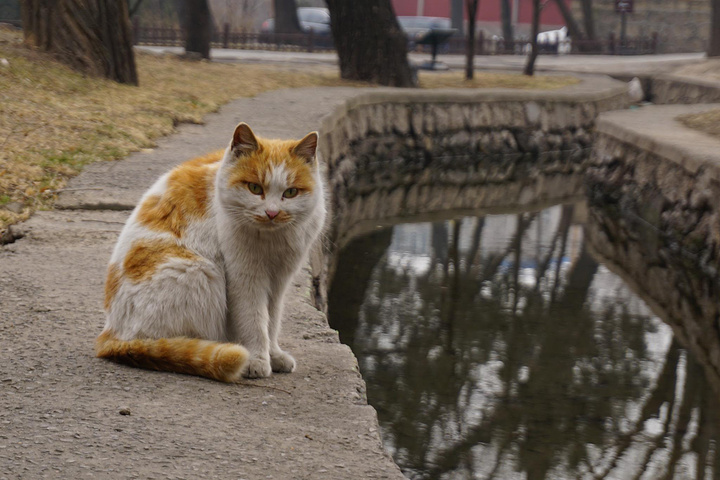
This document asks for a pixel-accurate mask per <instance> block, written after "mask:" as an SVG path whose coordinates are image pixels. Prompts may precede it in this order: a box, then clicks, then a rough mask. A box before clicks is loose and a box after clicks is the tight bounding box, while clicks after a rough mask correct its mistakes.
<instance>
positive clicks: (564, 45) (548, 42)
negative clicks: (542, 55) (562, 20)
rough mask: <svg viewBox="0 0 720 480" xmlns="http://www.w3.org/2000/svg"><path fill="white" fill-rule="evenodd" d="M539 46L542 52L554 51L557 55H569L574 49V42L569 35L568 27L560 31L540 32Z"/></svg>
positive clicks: (538, 37)
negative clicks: (543, 50)
mask: <svg viewBox="0 0 720 480" xmlns="http://www.w3.org/2000/svg"><path fill="white" fill-rule="evenodd" d="M537 41H538V45H540V48H541V50H542V49H543V48H544V49H545V50H549V49H552V50H553V51H554V52H555V53H559V54H567V53H570V50H571V49H572V41H571V39H570V37H569V36H568V34H567V27H562V28H561V29H559V30H549V31H547V32H540V33H538V36H537Z"/></svg>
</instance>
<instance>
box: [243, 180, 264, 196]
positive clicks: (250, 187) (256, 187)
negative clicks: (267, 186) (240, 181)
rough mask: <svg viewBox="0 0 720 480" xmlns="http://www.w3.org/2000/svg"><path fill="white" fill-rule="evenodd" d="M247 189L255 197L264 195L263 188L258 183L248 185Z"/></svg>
mask: <svg viewBox="0 0 720 480" xmlns="http://www.w3.org/2000/svg"><path fill="white" fill-rule="evenodd" d="M247 187H248V190H250V193H253V194H255V195H262V193H263V189H262V187H261V186H260V185H258V184H257V183H248V185H247Z"/></svg>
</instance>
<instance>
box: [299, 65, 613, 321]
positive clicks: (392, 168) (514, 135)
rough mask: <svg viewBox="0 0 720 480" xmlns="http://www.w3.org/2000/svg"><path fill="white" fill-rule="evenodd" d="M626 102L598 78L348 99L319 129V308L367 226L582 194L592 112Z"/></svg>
mask: <svg viewBox="0 0 720 480" xmlns="http://www.w3.org/2000/svg"><path fill="white" fill-rule="evenodd" d="M626 106H627V96H626V86H625V85H624V84H622V83H619V82H616V81H613V80H610V79H607V78H598V77H595V78H592V79H585V80H584V81H583V82H582V83H581V84H579V85H575V86H572V87H568V88H566V89H563V90H562V91H530V92H528V91H513V90H499V91H498V90H496V91H487V90H486V91H483V90H440V91H435V92H432V93H431V92H427V91H406V90H405V91H398V90H383V89H379V90H377V91H375V92H370V93H366V94H363V95H360V96H358V97H355V98H353V99H351V100H349V101H348V102H347V103H346V104H345V105H344V106H343V107H341V108H339V109H337V110H336V111H335V112H334V113H333V114H332V115H330V116H329V117H327V118H326V119H325V120H324V122H323V127H322V129H321V135H322V137H323V138H324V141H323V143H321V146H320V154H321V156H322V158H323V159H324V160H325V163H326V165H327V179H328V186H329V205H330V211H331V218H332V221H331V223H330V229H329V232H328V237H329V241H328V242H326V250H325V251H324V252H318V253H317V254H316V255H315V256H314V259H313V262H312V263H313V276H314V278H315V287H316V292H315V293H316V303H317V304H318V306H319V307H320V308H324V307H325V298H326V295H325V288H326V284H327V280H328V278H329V277H330V276H331V273H332V271H333V270H334V267H333V265H332V261H333V260H332V259H334V257H335V256H334V251H335V249H336V248H337V247H338V246H340V245H342V244H344V243H345V242H346V241H347V240H348V239H349V236H350V235H352V234H353V233H352V232H357V231H358V228H357V227H358V225H360V224H362V223H363V222H370V221H379V220H384V219H388V218H393V217H398V216H401V215H415V214H420V213H425V214H427V213H432V212H439V211H447V210H454V209H481V208H490V207H500V206H510V205H528V204H531V203H535V202H538V201H543V200H545V201H547V200H557V201H560V200H562V199H565V198H569V197H571V196H574V195H578V194H580V193H581V192H582V184H581V182H578V181H576V180H577V178H578V174H580V173H582V172H583V171H584V169H585V167H586V165H587V161H588V159H589V154H590V147H591V142H592V130H593V126H594V122H595V119H596V117H597V115H598V114H599V113H600V112H603V111H608V110H617V109H623V108H625V107H626ZM360 230H362V229H360ZM328 272H329V273H330V275H328Z"/></svg>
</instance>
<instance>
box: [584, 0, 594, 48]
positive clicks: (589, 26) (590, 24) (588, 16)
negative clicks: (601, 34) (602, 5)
mask: <svg viewBox="0 0 720 480" xmlns="http://www.w3.org/2000/svg"><path fill="white" fill-rule="evenodd" d="M580 4H581V5H582V12H583V24H584V25H585V35H586V36H587V39H588V40H595V19H594V18H593V7H592V0H580Z"/></svg>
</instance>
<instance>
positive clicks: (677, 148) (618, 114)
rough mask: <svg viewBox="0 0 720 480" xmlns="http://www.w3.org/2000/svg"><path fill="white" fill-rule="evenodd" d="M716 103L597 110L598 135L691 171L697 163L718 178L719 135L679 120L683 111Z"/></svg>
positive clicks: (716, 107) (714, 107) (718, 106)
mask: <svg viewBox="0 0 720 480" xmlns="http://www.w3.org/2000/svg"><path fill="white" fill-rule="evenodd" d="M719 109H720V103H718V104H702V105H653V106H648V107H643V108H639V109H634V110H622V111H613V112H606V113H602V114H600V116H599V117H598V120H597V124H596V132H597V133H598V135H607V136H610V137H613V138H615V139H617V140H620V141H621V142H624V143H626V144H629V145H634V146H636V147H637V148H640V149H643V150H646V151H648V152H650V153H652V154H654V155H656V156H658V157H661V158H664V159H667V160H669V161H671V162H673V163H676V164H678V165H680V166H682V167H683V168H685V169H686V170H687V171H688V172H690V173H691V174H695V173H697V172H698V170H699V169H700V168H701V167H710V168H709V169H708V171H707V173H708V174H710V175H711V178H712V179H714V180H716V181H720V139H719V138H715V137H713V136H711V135H708V134H706V133H703V132H700V131H697V130H694V129H692V128H689V127H686V126H684V125H683V124H681V123H680V122H679V121H678V120H677V117H678V116H680V115H685V114H693V113H702V112H707V111H710V110H719Z"/></svg>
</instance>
